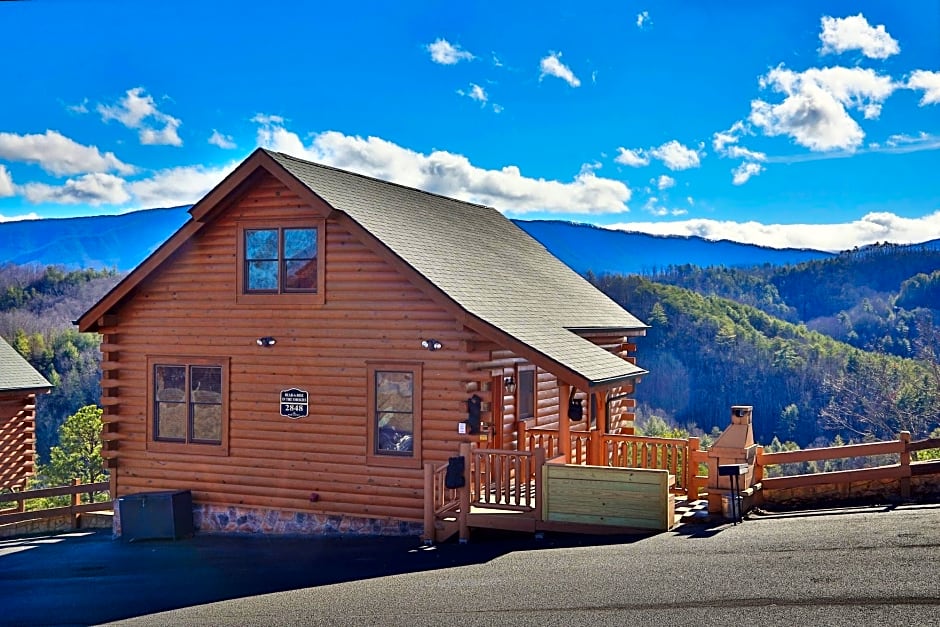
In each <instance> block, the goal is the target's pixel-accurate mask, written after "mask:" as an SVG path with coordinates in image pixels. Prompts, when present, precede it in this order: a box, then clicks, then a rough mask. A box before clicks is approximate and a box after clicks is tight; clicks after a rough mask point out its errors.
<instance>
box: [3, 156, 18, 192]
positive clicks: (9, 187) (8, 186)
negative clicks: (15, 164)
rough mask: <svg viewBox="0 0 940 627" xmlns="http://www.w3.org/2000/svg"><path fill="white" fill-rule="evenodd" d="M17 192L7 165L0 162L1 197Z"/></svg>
mask: <svg viewBox="0 0 940 627" xmlns="http://www.w3.org/2000/svg"><path fill="white" fill-rule="evenodd" d="M15 193H16V188H15V187H14V186H13V177H12V176H10V173H9V172H8V171H7V168H6V166H5V165H3V164H0V198H4V197H6V196H12V195H14V194H15Z"/></svg>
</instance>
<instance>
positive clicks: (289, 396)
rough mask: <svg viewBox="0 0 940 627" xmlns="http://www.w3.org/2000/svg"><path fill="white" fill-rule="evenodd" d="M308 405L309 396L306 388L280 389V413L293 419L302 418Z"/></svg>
mask: <svg viewBox="0 0 940 627" xmlns="http://www.w3.org/2000/svg"><path fill="white" fill-rule="evenodd" d="M308 407H310V396H309V395H308V394H307V390H298V389H297V388H291V389H289V390H281V415H282V416H286V417H288V418H293V419H294V420H296V419H298V418H303V417H304V416H306V415H307V408H308Z"/></svg>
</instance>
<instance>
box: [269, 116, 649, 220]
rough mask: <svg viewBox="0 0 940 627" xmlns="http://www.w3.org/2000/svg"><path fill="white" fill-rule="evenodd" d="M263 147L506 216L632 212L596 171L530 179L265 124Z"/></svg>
mask: <svg viewBox="0 0 940 627" xmlns="http://www.w3.org/2000/svg"><path fill="white" fill-rule="evenodd" d="M258 143H259V144H260V145H262V146H265V147H267V148H271V149H273V150H277V151H281V152H285V153H288V154H291V155H295V156H297V157H301V158H305V159H310V160H312V161H316V162H318V163H325V164H328V165H332V166H335V167H338V168H343V169H347V170H352V171H355V172H360V173H362V174H366V175H369V176H374V177H376V178H380V179H384V180H387V181H393V182H396V183H400V184H402V185H408V186H410V187H416V188H418V189H423V190H426V191H429V192H434V193H437V194H442V195H445V196H450V197H453V198H459V199H461V200H467V201H470V202H477V203H481V204H485V205H489V206H492V207H495V208H497V209H499V210H500V211H503V212H512V213H515V214H523V213H527V212H531V211H548V212H559V213H580V214H597V213H613V212H623V211H628V207H627V202H628V201H629V200H630V196H631V191H630V188H629V187H627V185H626V184H624V183H623V182H621V181H617V180H613V179H607V178H602V177H599V176H597V175H595V174H594V172H593V171H592V169H591V168H587V169H582V170H581V171H580V172H579V173H578V174H577V175H576V176H575V177H574V179H573V180H572V181H569V182H562V181H557V180H546V179H542V178H538V179H536V178H531V177H527V176H524V175H523V174H522V172H521V171H520V170H519V168H518V167H517V166H514V165H507V166H505V167H503V168H501V169H499V170H486V169H483V168H480V167H477V166H474V165H473V164H472V163H470V161H469V160H468V159H467V158H466V157H464V156H463V155H459V154H453V153H450V152H446V151H441V150H438V151H435V152H432V153H431V154H422V153H419V152H415V151H413V150H409V149H408V148H403V147H402V146H398V145H397V144H394V143H392V142H389V141H386V140H384V139H381V138H378V137H367V138H363V137H355V136H349V135H344V134H342V133H339V132H336V131H325V132H323V133H318V134H315V135H313V138H312V141H311V143H310V144H309V145H304V143H303V142H302V141H301V139H300V137H298V136H297V135H296V134H295V133H293V132H291V131H288V130H287V129H285V128H284V127H283V126H280V125H262V126H261V127H260V128H259V129H258Z"/></svg>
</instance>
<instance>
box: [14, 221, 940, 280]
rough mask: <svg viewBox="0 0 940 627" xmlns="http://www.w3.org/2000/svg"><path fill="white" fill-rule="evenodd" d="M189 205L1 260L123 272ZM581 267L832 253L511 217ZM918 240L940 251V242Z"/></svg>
mask: <svg viewBox="0 0 940 627" xmlns="http://www.w3.org/2000/svg"><path fill="white" fill-rule="evenodd" d="M188 209H189V205H185V206H180V207H170V208H166V209H144V210H140V211H134V212H130V213H125V214H122V215H116V216H89V217H79V218H50V219H42V220H21V221H17V222H2V223H0V263H12V264H16V265H29V264H38V265H42V266H48V265H58V266H64V267H66V268H69V269H77V268H101V269H116V270H118V271H120V272H126V271H128V270H131V269H132V268H134V267H135V266H136V265H137V264H139V263H140V262H141V261H143V260H144V259H145V258H146V257H147V256H148V255H149V254H150V253H152V252H153V251H154V250H156V249H157V247H158V246H159V245H160V244H161V243H163V241H164V240H166V238H168V237H169V236H170V235H172V234H173V232H174V231H176V229H178V228H179V227H180V226H182V225H183V223H185V222H186V220H187V219H188V218H189V213H187V210H188ZM514 222H515V223H516V224H517V225H518V226H519V227H520V228H522V229H523V230H525V231H526V232H527V233H529V234H530V235H532V236H533V237H534V238H535V239H537V240H539V241H540V242H541V243H542V244H543V245H544V246H545V247H546V248H548V249H549V250H550V251H551V252H552V253H553V254H555V255H556V256H557V257H559V258H560V259H562V260H563V261H564V262H565V263H567V264H568V265H569V266H571V267H572V268H573V269H574V270H575V271H577V272H579V273H582V274H584V273H586V272H589V271H590V272H593V273H594V274H596V275H601V274H608V273H621V274H650V273H652V272H656V271H661V270H663V269H665V268H667V267H669V266H678V265H684V264H690V265H694V266H699V267H703V268H705V267H711V266H724V267H752V266H761V265H765V264H769V265H772V266H783V265H788V264H797V263H801V262H804V261H812V260H820V259H828V258H831V257H833V256H834V255H833V253H829V252H824V251H819V250H811V249H796V248H785V249H777V248H767V247H764V246H756V245H753V244H742V243H739V242H732V241H727V240H722V241H712V240H707V239H704V238H701V237H681V236H660V235H648V234H646V233H636V232H627V231H618V230H612V229H605V228H601V227H598V226H593V225H588V224H577V223H572V222H562V221H553V220H536V221H527V220H514ZM916 246H918V247H922V246H927V247H929V248H935V249H940V240H934V241H932V242H927V243H925V244H917V245H916Z"/></svg>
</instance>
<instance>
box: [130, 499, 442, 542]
mask: <svg viewBox="0 0 940 627" xmlns="http://www.w3.org/2000/svg"><path fill="white" fill-rule="evenodd" d="M119 509H120V508H119V507H117V503H115V515H114V527H113V531H114V537H115V538H117V537H120V536H121V516H120V512H119V511H118V510H119ZM193 529H194V530H195V531H196V532H197V533H224V534H245V535H256V534H264V535H282V536H304V535H308V536H313V535H315V536H344V535H359V536H419V535H421V533H422V531H423V529H424V525H423V524H422V523H418V522H405V521H400V520H393V519H390V518H357V517H354V516H344V515H331V514H317V513H308V512H283V511H278V510H268V509H257V508H246V507H229V506H224V505H207V504H201V503H193Z"/></svg>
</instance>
